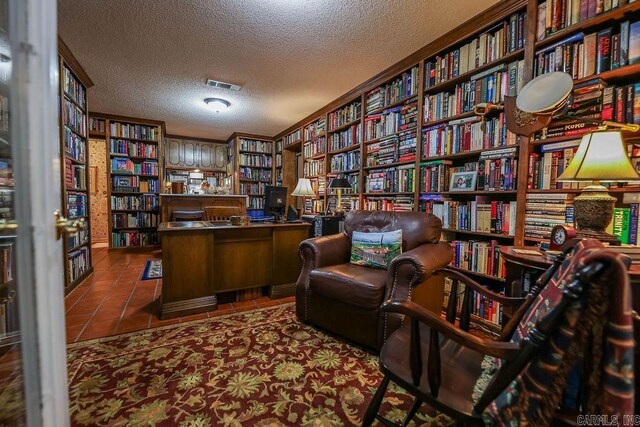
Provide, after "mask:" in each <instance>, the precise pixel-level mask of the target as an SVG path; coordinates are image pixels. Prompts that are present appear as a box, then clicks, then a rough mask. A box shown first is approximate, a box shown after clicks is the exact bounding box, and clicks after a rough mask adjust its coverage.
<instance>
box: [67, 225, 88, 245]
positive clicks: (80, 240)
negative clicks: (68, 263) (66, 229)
mask: <svg viewBox="0 0 640 427" xmlns="http://www.w3.org/2000/svg"><path fill="white" fill-rule="evenodd" d="M87 243H89V230H87V229H84V230H80V231H78V232H77V233H72V234H69V235H68V236H67V248H69V249H71V250H73V249H75V248H77V247H78V246H81V245H85V244H87Z"/></svg>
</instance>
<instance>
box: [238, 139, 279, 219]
mask: <svg viewBox="0 0 640 427" xmlns="http://www.w3.org/2000/svg"><path fill="white" fill-rule="evenodd" d="M227 144H228V146H229V163H230V165H231V169H232V171H231V174H232V176H233V192H234V194H242V195H247V196H248V197H247V209H248V210H249V211H262V209H264V193H265V186H267V185H272V184H273V183H274V182H275V175H276V162H275V159H276V158H277V156H276V155H275V153H276V151H275V150H276V145H277V144H276V143H275V140H274V139H273V138H270V137H265V136H262V135H251V134H241V133H234V134H233V135H231V137H229V139H228V140H227ZM227 172H230V171H227Z"/></svg>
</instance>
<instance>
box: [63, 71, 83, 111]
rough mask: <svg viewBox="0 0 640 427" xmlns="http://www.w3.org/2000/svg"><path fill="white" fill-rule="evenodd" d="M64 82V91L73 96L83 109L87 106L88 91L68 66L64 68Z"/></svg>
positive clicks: (70, 96)
mask: <svg viewBox="0 0 640 427" xmlns="http://www.w3.org/2000/svg"><path fill="white" fill-rule="evenodd" d="M62 74H63V76H62V84H63V86H62V87H63V89H64V92H65V93H66V94H67V96H69V98H71V99H72V100H73V101H74V102H75V103H76V104H78V105H79V106H80V107H82V109H85V110H86V108H87V93H86V90H85V88H84V86H83V85H82V83H80V82H79V81H78V80H76V78H75V77H74V75H73V73H72V72H71V70H69V69H68V68H67V67H63V68H62Z"/></svg>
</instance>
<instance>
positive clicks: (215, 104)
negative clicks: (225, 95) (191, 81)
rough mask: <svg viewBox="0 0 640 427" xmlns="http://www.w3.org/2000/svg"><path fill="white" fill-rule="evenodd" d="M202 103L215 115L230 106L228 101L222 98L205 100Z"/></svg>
mask: <svg viewBox="0 0 640 427" xmlns="http://www.w3.org/2000/svg"><path fill="white" fill-rule="evenodd" d="M204 102H205V104H207V106H208V107H209V108H211V109H212V110H213V111H215V112H216V113H219V112H220V111H223V110H226V109H227V108H229V106H230V105H231V103H230V102H229V101H227V100H226V99H222V98H207V99H205V100H204Z"/></svg>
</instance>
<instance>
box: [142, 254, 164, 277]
mask: <svg viewBox="0 0 640 427" xmlns="http://www.w3.org/2000/svg"><path fill="white" fill-rule="evenodd" d="M152 279H162V260H161V259H150V260H149V261H147V264H146V265H145V266H144V272H143V273H142V280H152Z"/></svg>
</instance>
